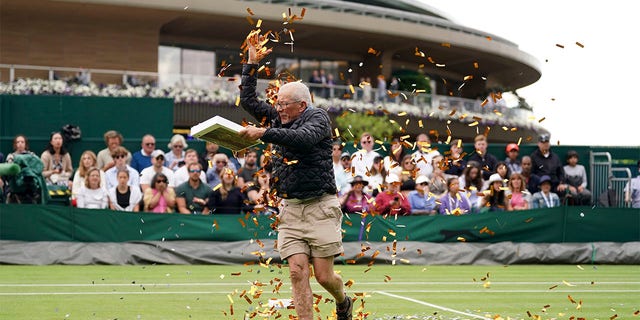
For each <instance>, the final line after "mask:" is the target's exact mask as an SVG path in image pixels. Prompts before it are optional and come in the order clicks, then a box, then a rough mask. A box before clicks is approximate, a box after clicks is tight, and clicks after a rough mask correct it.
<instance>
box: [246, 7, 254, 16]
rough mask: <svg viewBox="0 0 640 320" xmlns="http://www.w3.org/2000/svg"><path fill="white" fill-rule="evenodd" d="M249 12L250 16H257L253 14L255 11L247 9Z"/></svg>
mask: <svg viewBox="0 0 640 320" xmlns="http://www.w3.org/2000/svg"><path fill="white" fill-rule="evenodd" d="M247 12H249V14H250V15H252V16H255V15H256V14H255V13H253V11H252V10H251V8H247Z"/></svg>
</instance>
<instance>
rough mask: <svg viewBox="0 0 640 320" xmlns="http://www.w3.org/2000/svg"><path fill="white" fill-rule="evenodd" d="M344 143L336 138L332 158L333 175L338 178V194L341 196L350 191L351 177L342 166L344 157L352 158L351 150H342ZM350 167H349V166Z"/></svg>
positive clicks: (332, 146) (332, 147)
mask: <svg viewBox="0 0 640 320" xmlns="http://www.w3.org/2000/svg"><path fill="white" fill-rule="evenodd" d="M342 149H343V147H342V143H340V140H336V141H334V142H333V144H332V145H331V160H332V162H333V176H334V178H335V179H336V187H337V188H338V196H341V195H343V194H345V193H347V192H348V191H349V178H351V175H350V174H349V173H347V171H345V169H344V167H343V166H342V157H343V156H344V157H345V158H347V159H349V160H351V155H350V154H349V152H344V153H343V152H342ZM347 168H349V167H347Z"/></svg>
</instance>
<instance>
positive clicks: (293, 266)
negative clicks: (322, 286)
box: [287, 253, 317, 320]
mask: <svg viewBox="0 0 640 320" xmlns="http://www.w3.org/2000/svg"><path fill="white" fill-rule="evenodd" d="M287 261H288V262H289V274H290V278H291V286H292V287H293V302H294V304H295V307H296V313H297V314H298V318H299V320H313V293H312V292H311V285H310V283H309V257H308V256H307V255H306V254H304V253H297V254H294V255H292V256H290V257H288V258H287ZM316 275H317V273H316Z"/></svg>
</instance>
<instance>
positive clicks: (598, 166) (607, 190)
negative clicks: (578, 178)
mask: <svg viewBox="0 0 640 320" xmlns="http://www.w3.org/2000/svg"><path fill="white" fill-rule="evenodd" d="M589 164H590V166H591V176H590V179H589V180H590V181H589V182H590V184H589V185H590V186H591V191H592V193H591V195H592V201H593V203H596V204H598V203H599V200H601V199H600V198H599V197H600V196H601V195H604V197H606V202H607V204H608V205H609V206H614V207H624V208H628V207H630V203H628V202H626V201H625V191H624V189H625V187H627V186H629V185H630V184H631V177H632V175H631V170H629V168H614V167H613V165H612V161H611V154H610V153H609V152H593V151H590V152H589Z"/></svg>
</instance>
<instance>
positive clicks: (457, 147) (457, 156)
mask: <svg viewBox="0 0 640 320" xmlns="http://www.w3.org/2000/svg"><path fill="white" fill-rule="evenodd" d="M464 156H465V154H464V153H463V149H462V139H455V140H453V141H451V145H450V147H449V154H447V155H446V158H445V161H446V167H445V168H444V173H446V174H448V175H451V176H457V177H459V176H460V175H462V172H463V171H464V168H465V167H466V166H467V160H465V159H464Z"/></svg>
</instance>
